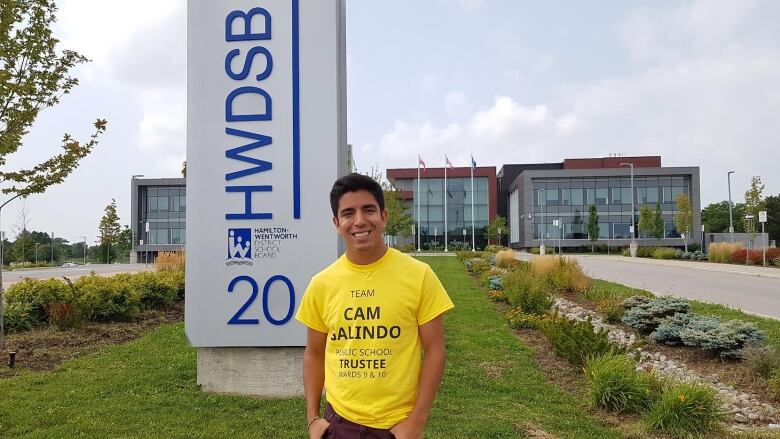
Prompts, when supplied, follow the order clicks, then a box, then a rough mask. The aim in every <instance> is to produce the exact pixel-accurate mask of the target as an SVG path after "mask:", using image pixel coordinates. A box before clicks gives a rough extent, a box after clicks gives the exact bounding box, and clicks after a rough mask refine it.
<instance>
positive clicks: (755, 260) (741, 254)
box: [731, 248, 764, 265]
mask: <svg viewBox="0 0 780 439" xmlns="http://www.w3.org/2000/svg"><path fill="white" fill-rule="evenodd" d="M745 258H747V261H748V263H749V264H752V265H762V264H763V263H764V252H763V251H761V250H746V249H744V248H743V249H739V250H735V251H734V253H732V254H731V263H732V264H744V263H745Z"/></svg>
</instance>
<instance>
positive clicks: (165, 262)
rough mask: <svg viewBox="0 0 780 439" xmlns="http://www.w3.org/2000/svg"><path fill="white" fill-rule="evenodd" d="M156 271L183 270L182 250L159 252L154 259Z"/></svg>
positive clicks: (183, 258)
mask: <svg viewBox="0 0 780 439" xmlns="http://www.w3.org/2000/svg"><path fill="white" fill-rule="evenodd" d="M154 266H155V267H156V268H157V271H184V266H185V257H184V252H160V253H159V254H158V255H157V258H156V259H155V260H154Z"/></svg>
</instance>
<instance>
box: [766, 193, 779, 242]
mask: <svg viewBox="0 0 780 439" xmlns="http://www.w3.org/2000/svg"><path fill="white" fill-rule="evenodd" d="M764 203H765V204H766V216H767V219H766V221H767V222H766V233H768V234H769V239H774V240H775V241H777V240H780V195H772V196H769V197H766V200H764Z"/></svg>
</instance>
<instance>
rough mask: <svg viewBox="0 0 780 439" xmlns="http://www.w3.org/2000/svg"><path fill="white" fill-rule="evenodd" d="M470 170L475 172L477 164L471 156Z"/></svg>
mask: <svg viewBox="0 0 780 439" xmlns="http://www.w3.org/2000/svg"><path fill="white" fill-rule="evenodd" d="M471 170H472V171H476V170H477V162H475V161H474V156H471Z"/></svg>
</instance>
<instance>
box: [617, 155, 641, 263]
mask: <svg viewBox="0 0 780 439" xmlns="http://www.w3.org/2000/svg"><path fill="white" fill-rule="evenodd" d="M620 166H629V167H630V168H631V247H630V252H631V257H632V258H635V257H636V251H637V243H636V227H634V225H635V224H636V222H635V221H634V219H635V218H634V212H635V211H634V164H633V163H625V162H624V163H621V164H620Z"/></svg>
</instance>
